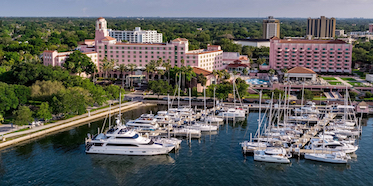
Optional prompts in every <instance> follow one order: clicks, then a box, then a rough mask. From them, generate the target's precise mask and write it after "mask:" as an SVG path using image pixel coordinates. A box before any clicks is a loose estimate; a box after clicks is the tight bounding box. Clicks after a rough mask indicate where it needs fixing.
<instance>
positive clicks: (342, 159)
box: [304, 152, 351, 163]
mask: <svg viewBox="0 0 373 186" xmlns="http://www.w3.org/2000/svg"><path fill="white" fill-rule="evenodd" d="M304 158H305V159H308V160H314V161H321V162H327V163H347V162H348V160H350V159H351V157H350V156H349V155H347V154H346V153H344V152H333V153H332V154H324V153H317V154H316V153H305V154H304Z"/></svg>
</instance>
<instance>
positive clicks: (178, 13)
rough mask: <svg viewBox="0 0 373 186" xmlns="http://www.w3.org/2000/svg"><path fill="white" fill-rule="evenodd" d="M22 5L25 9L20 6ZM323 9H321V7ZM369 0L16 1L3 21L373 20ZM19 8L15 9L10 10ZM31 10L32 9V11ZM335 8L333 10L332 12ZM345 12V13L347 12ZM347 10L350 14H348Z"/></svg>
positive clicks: (5, 8) (4, 13)
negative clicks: (235, 18) (168, 19)
mask: <svg viewBox="0 0 373 186" xmlns="http://www.w3.org/2000/svg"><path fill="white" fill-rule="evenodd" d="M20 4H22V6H19V5H20ZM321 5H322V6H321ZM369 5H373V1H368V0H356V1H353V2H352V1H347V0H310V1H306V0H283V1H276V0H261V1H260V0H247V1H244V0H231V1H227V0H214V1H212V0H199V1H197V0H189V1H181V0H152V1H149V0H137V1H135V0H92V1H88V0H61V1H45V0H34V1H27V0H16V1H5V2H2V6H1V7H0V12H1V13H0V16H1V17H100V16H103V17H245V18H256V17H258V18H262V17H267V16H269V15H272V16H274V17H275V18H308V17H320V16H322V15H323V16H326V17H335V18H373V16H372V15H371V14H369V12H370V7H371V6H369ZM9 7H16V8H9ZM30 7H32V8H30ZM331 7H333V8H331ZM344 10H346V11H344ZM347 10H348V11H347Z"/></svg>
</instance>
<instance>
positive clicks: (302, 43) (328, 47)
mask: <svg viewBox="0 0 373 186" xmlns="http://www.w3.org/2000/svg"><path fill="white" fill-rule="evenodd" d="M269 53H270V56H269V66H270V68H273V69H275V70H280V69H283V68H287V69H291V68H293V67H296V66H301V67H306V68H309V69H311V70H313V71H315V72H318V73H326V72H331V73H351V60H352V59H351V58H352V45H351V44H347V43H346V42H344V41H341V40H305V39H279V38H277V37H273V38H272V39H271V40H270V52H269Z"/></svg>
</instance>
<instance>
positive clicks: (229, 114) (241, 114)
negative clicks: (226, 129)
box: [218, 108, 246, 119]
mask: <svg viewBox="0 0 373 186" xmlns="http://www.w3.org/2000/svg"><path fill="white" fill-rule="evenodd" d="M218 117H221V118H223V119H224V118H228V119H232V118H235V119H245V117H246V116H245V111H244V110H242V109H234V108H229V109H228V110H226V111H221V112H219V114H218Z"/></svg>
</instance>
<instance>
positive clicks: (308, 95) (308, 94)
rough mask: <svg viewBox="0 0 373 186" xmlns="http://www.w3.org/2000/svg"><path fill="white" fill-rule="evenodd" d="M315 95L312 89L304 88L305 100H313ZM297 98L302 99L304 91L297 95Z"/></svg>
mask: <svg viewBox="0 0 373 186" xmlns="http://www.w3.org/2000/svg"><path fill="white" fill-rule="evenodd" d="M313 97H314V95H313V93H312V91H311V90H308V89H304V97H303V99H304V100H313ZM297 99H302V92H300V93H299V94H298V95H297Z"/></svg>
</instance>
